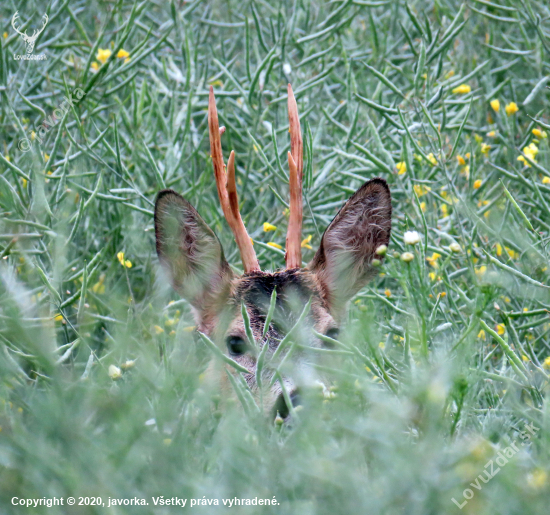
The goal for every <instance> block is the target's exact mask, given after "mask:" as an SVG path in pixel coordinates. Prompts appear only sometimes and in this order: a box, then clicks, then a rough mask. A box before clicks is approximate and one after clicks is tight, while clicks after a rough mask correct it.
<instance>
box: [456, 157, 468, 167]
mask: <svg viewBox="0 0 550 515" xmlns="http://www.w3.org/2000/svg"><path fill="white" fill-rule="evenodd" d="M456 160H457V161H458V164H459V165H461V166H465V165H466V160H465V159H464V158H463V157H462V156H456Z"/></svg>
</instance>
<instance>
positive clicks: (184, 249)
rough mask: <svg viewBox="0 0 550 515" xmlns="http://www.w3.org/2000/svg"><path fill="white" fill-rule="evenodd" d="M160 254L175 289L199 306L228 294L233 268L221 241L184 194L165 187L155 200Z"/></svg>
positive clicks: (208, 303) (156, 229) (195, 305)
mask: <svg viewBox="0 0 550 515" xmlns="http://www.w3.org/2000/svg"><path fill="white" fill-rule="evenodd" d="M155 236H156V241H157V254H158V257H159V260H160V263H161V265H162V268H163V270H164V271H165V272H166V274H167V275H168V278H169V280H170V282H171V283H172V286H173V287H174V289H175V290H176V291H177V292H178V293H179V294H180V295H181V296H182V297H183V298H185V299H186V300H188V301H189V302H190V303H191V304H192V305H193V306H194V307H195V308H197V309H198V310H203V309H205V308H206V306H208V305H211V304H212V302H215V301H216V300H219V299H221V298H223V297H225V295H224V292H227V288H228V287H229V283H230V281H231V278H232V272H231V269H230V268H229V265H228V264H227V261H226V260H225V257H224V255H223V249H222V246H221V244H220V241H219V240H218V238H217V237H216V235H215V234H214V232H213V231H212V229H210V227H208V225H206V223H205V221H204V220H203V219H202V218H201V217H200V215H199V213H197V211H196V209H195V208H194V207H193V206H192V205H191V204H189V202H187V200H185V199H184V198H183V197H182V196H181V195H179V194H177V193H176V192H175V191H172V190H163V191H161V192H160V193H159V194H158V196H157V200H156V203H155Z"/></svg>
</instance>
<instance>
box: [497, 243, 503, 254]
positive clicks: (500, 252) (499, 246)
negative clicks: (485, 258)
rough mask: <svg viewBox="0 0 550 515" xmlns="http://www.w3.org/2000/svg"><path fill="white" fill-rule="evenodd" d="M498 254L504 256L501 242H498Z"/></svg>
mask: <svg viewBox="0 0 550 515" xmlns="http://www.w3.org/2000/svg"><path fill="white" fill-rule="evenodd" d="M497 256H498V257H500V256H502V245H501V244H500V243H497Z"/></svg>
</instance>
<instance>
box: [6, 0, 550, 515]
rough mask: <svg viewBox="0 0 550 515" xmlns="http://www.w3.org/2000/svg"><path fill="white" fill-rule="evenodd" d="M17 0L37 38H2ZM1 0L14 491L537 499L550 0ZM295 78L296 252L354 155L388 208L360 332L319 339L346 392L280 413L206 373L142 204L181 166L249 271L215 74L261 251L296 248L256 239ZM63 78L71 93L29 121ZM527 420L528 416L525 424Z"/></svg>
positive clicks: (319, 223)
mask: <svg viewBox="0 0 550 515" xmlns="http://www.w3.org/2000/svg"><path fill="white" fill-rule="evenodd" d="M497 1H498V3H497ZM17 9H19V14H20V25H22V26H23V28H25V27H26V28H28V30H27V32H28V33H31V32H32V27H33V26H34V27H38V26H39V25H40V18H41V16H42V15H43V14H44V13H45V12H47V13H48V15H49V22H48V24H47V26H46V29H45V30H44V32H43V33H42V34H41V35H40V36H39V39H38V41H37V43H36V46H35V49H34V53H35V54H40V53H45V54H46V55H47V59H46V60H43V61H19V60H14V58H13V55H14V54H17V55H18V54H23V53H24V43H23V41H22V39H21V37H20V36H19V35H18V34H16V33H15V32H14V31H13V29H12V28H11V25H10V22H11V17H12V15H13V14H14V13H15V11H16V10H17ZM0 13H1V16H2V18H1V19H2V27H1V32H2V33H3V32H4V31H5V33H4V34H3V35H2V34H1V33H0V41H1V46H0V48H1V53H0V98H1V105H0V131H1V139H2V141H1V144H0V257H1V261H2V263H1V266H0V356H1V357H0V512H1V513H6V514H10V513H27V512H30V508H29V509H26V508H21V507H16V506H13V505H12V498H13V497H18V498H24V499H26V498H42V497H47V498H50V497H54V496H58V497H64V498H67V497H68V496H73V497H76V498H77V499H78V497H81V496H82V497H86V496H90V497H92V496H93V497H97V496H99V497H101V498H102V499H103V502H105V503H106V505H107V504H108V499H109V498H133V497H134V496H137V497H138V498H144V499H146V500H147V502H148V503H149V506H147V507H133V508H132V507H122V508H121V507H115V508H112V509H110V510H106V508H103V507H99V508H96V507H90V506H88V507H86V506H84V507H82V506H81V507H74V508H72V509H71V508H67V507H63V508H45V507H39V508H36V509H34V510H32V511H33V513H48V514H52V513H113V514H122V513H158V514H164V513H173V512H175V511H176V510H178V509H181V508H167V507H165V508H162V509H160V508H158V507H155V506H153V501H152V497H158V496H164V497H165V498H171V497H172V496H175V497H178V498H183V499H185V498H186V499H202V498H203V496H204V497H205V498H207V499H219V500H220V503H221V502H222V501H221V499H228V498H231V499H233V498H235V497H238V498H244V499H246V498H255V497H258V498H262V499H268V498H269V499H273V497H275V498H276V500H277V502H278V503H279V504H278V505H275V506H267V507H261V508H260V507H258V506H256V507H246V506H245V507H242V506H241V507H233V508H232V509H233V510H237V512H238V513H263V512H265V513H285V514H286V513H293V514H294V513H296V514H300V515H301V514H310V513H311V514H313V513H320V514H321V513H327V514H328V513H331V514H332V513H384V514H395V513H407V514H417V513H418V514H423V515H424V514H427V513H433V514H443V513H445V514H446V513H457V512H460V511H462V512H464V513H476V514H497V513H498V514H512V513H522V514H523V513H547V512H548V502H549V495H548V494H549V490H550V489H549V486H548V480H549V474H550V462H549V446H548V443H549V439H550V420H549V414H550V413H549V406H548V401H547V398H546V395H547V390H548V369H549V368H550V344H549V341H550V339H549V336H548V335H549V331H550V321H549V319H548V309H549V308H550V293H549V286H548V283H549V281H548V279H549V276H550V270H549V269H548V258H549V252H548V241H549V232H550V207H549V205H550V153H549V146H548V145H549V143H548V142H549V141H550V137H548V135H550V126H549V124H550V118H549V114H548V106H549V103H550V92H549V90H548V87H547V86H548V85H549V84H550V83H549V82H548V77H549V74H550V66H549V65H548V59H549V57H550V8H549V6H548V4H547V2H544V1H542V0H540V1H536V0H495V1H494V2H492V1H491V2H489V1H485V0H473V1H471V2H468V3H464V4H461V3H460V2H457V1H455V0H436V1H434V2H431V1H430V2H422V1H417V2H415V1H411V2H409V3H406V2H404V1H372V2H371V1H362V0H351V1H350V0H345V1H340V0H338V1H337V0H335V1H332V2H326V3H322V4H321V3H318V2H308V1H302V2H290V1H284V2H264V1H252V2H245V3H243V2H235V1H227V2H201V1H200V0H195V1H191V2H177V1H173V2H171V3H169V2H160V1H152V0H145V1H143V2H141V3H137V2H136V3H133V2H130V1H125V0H121V1H118V2H104V1H95V2H93V1H90V2H85V1H73V0H68V1H55V0H53V1H52V2H43V1H42V2H40V1H39V2H35V3H32V5H31V4H25V5H23V6H19V5H17V4H16V3H15V2H11V1H7V2H3V3H2V5H1V6H0ZM27 21H28V23H26V22H27ZM105 50H110V53H109V52H105ZM120 50H123V51H126V52H127V53H128V54H129V56H128V57H126V54H125V52H122V53H121V54H119V51H120ZM117 55H121V57H117ZM102 60H103V61H104V62H102ZM288 82H291V83H292V85H293V88H294V91H295V94H296V97H297V100H298V104H299V109H300V113H301V116H302V118H301V120H302V127H303V131H304V135H305V178H304V199H305V203H304V217H305V218H304V237H306V236H308V235H311V237H312V238H311V246H312V247H313V248H312V250H309V249H305V256H304V259H305V260H306V261H308V260H309V259H310V258H311V257H312V256H313V253H314V251H315V249H316V247H317V246H318V244H319V242H320V238H321V235H322V233H323V230H324V229H325V228H326V226H327V225H328V223H329V222H330V220H331V219H332V217H333V216H334V214H335V212H336V210H337V209H338V207H339V206H340V205H341V204H342V202H343V201H345V199H347V198H348V197H349V196H350V195H351V194H352V193H353V192H354V191H355V190H356V189H357V188H358V187H359V186H360V185H361V184H362V183H363V182H364V181H365V180H366V179H368V178H370V177H372V176H376V175H378V176H383V177H384V178H386V179H387V181H388V183H389V184H390V187H391V190H392V197H393V205H394V217H393V232H392V240H391V243H390V246H389V249H388V258H387V259H386V261H385V263H384V265H383V266H382V267H381V269H380V274H379V275H378V277H377V278H376V279H375V280H374V281H373V282H372V283H371V284H370V285H369V286H368V287H367V288H365V289H364V290H363V291H361V292H360V293H359V294H358V295H357V297H356V298H355V299H353V301H352V303H351V307H350V312H349V317H348V323H347V326H346V327H347V328H346V331H345V332H344V334H343V335H342V338H341V339H342V344H343V345H344V346H345V348H346V349H347V351H346V352H343V353H340V354H339V355H338V356H337V359H336V358H334V357H332V356H331V359H330V361H329V362H328V363H324V364H321V365H319V366H322V367H324V369H323V370H324V372H327V370H328V374H329V376H330V377H331V378H332V385H333V388H332V394H331V393H330V392H325V395H324V396H323V395H322V394H321V393H320V394H319V396H318V398H317V397H316V398H312V399H309V401H308V402H307V403H306V406H305V407H304V409H302V410H301V411H300V412H299V420H298V421H296V422H295V423H293V424H292V425H291V427H287V426H278V425H274V424H273V421H272V420H266V419H265V417H262V416H259V415H258V414H257V413H256V412H255V411H253V410H245V409H244V408H243V406H241V404H240V402H239V400H238V397H235V399H233V400H229V401H225V400H223V399H220V396H219V392H217V391H215V390H212V389H211V388H210V387H209V385H208V383H207V382H206V381H205V380H204V370H205V367H206V365H207V363H208V361H209V359H210V358H211V353H210V351H209V349H208V348H207V347H206V346H205V345H204V343H203V342H202V341H200V340H195V339H194V338H193V332H192V329H193V320H192V317H191V315H190V312H189V307H188V305H187V304H186V303H185V302H183V301H181V300H179V299H178V298H177V296H176V295H175V294H174V293H172V292H171V291H170V289H169V288H168V287H167V286H166V285H164V284H162V283H161V282H160V281H157V280H156V270H157V261H156V256H155V253H154V234H153V221H152V214H153V213H152V209H153V202H154V197H155V194H156V193H157V191H159V190H160V189H161V188H164V187H170V188H173V189H175V190H177V191H179V192H181V193H182V194H183V195H184V196H185V197H186V198H187V199H188V200H190V201H191V202H192V203H193V204H194V206H195V207H196V208H197V209H198V210H199V212H200V213H201V215H202V216H203V217H204V218H205V220H207V222H208V223H209V224H210V225H211V227H212V228H213V229H214V230H215V232H216V233H217V235H218V236H219V237H220V239H221V241H222V243H223V246H224V249H225V251H226V256H227V258H228V260H229V261H230V263H231V264H232V266H233V267H234V268H235V270H237V271H239V266H240V263H239V259H238V251H237V248H236V245H235V243H234V242H233V240H232V238H231V234H230V231H229V230H228V227H227V225H226V222H225V220H224V219H223V216H222V213H221V209H220V206H219V202H218V199H217V194H216V188H215V184H214V180H213V171H212V165H211V159H210V156H209V146H208V138H207V120H206V107H207V95H208V87H209V85H213V86H214V87H215V90H216V95H217V99H218V111H219V115H220V123H221V124H223V125H225V127H226V129H227V130H226V132H225V135H224V136H223V145H224V150H225V152H229V150H231V149H235V152H236V164H237V176H238V187H239V195H240V199H241V201H242V208H241V211H242V213H243V216H244V219H245V223H246V225H247V228H248V229H249V232H250V234H251V236H252V238H253V239H254V242H255V249H256V252H257V254H258V258H259V261H260V264H261V266H262V268H263V269H276V268H278V267H281V266H283V264H284V257H283V253H282V252H280V251H278V250H277V249H275V248H274V247H272V246H269V245H267V243H269V242H274V243H279V244H280V245H284V235H285V234H286V224H287V218H286V214H285V213H286V208H287V202H288V185H287V170H286V167H285V166H284V163H285V160H284V159H283V156H284V155H285V153H286V151H287V150H288V148H289V138H288V122H287V119H286V85H287V83H288ZM76 88H79V89H81V90H82V92H84V93H85V96H84V97H83V98H82V100H80V101H78V102H76V103H75V105H74V106H73V107H71V108H70V109H67V111H66V114H65V115H63V116H61V119H60V120H58V122H57V123H56V124H55V125H54V126H53V127H51V129H50V130H49V131H47V133H46V134H42V133H40V131H39V130H38V128H39V127H40V125H41V124H42V121H43V120H44V118H48V117H50V116H51V115H52V113H54V112H55V110H56V109H58V108H59V107H60V105H61V104H62V102H63V99H64V97H65V96H67V95H69V94H70V93H73V92H74V91H75V89H76ZM495 100H498V101H499V102H498V104H497V103H496V102H495ZM32 130H35V132H37V134H38V135H40V136H44V137H40V138H38V137H36V136H35V137H34V139H33V136H32V134H31V132H30V131H32ZM39 139H42V142H40V141H39ZM21 140H24V142H23V143H21ZM27 140H28V141H27ZM29 145H30V150H28V151H26V152H23V151H22V150H21V149H23V150H26V149H27V147H28V146H29ZM518 158H521V159H519V160H518ZM263 222H269V223H271V224H273V225H275V226H276V227H277V230H276V231H275V232H268V233H265V232H263V229H262V224H263ZM406 231H417V232H418V233H419V235H420V241H419V242H418V243H416V244H414V245H410V244H407V243H405V242H404V233H405V232H406ZM405 252H410V253H411V254H412V261H405V260H403V259H402V257H403V256H402V255H403V253H405ZM120 253H124V254H123V255H121V254H120ZM409 257H410V256H409ZM238 384H239V383H237V385H238ZM526 424H530V425H531V426H530V427H535V428H537V430H536V431H535V434H534V435H532V437H531V438H530V440H529V443H528V444H527V445H523V446H522V445H521V444H522V443H525V441H526V440H524V437H525V434H523V437H522V434H521V432H522V431H525V425H526ZM512 443H516V444H517V446H518V448H519V451H518V452H517V453H516V454H515V455H514V456H513V457H511V458H510V459H509V460H508V462H507V463H506V464H505V465H504V466H502V467H501V470H500V471H499V472H498V474H496V475H495V477H494V478H493V479H491V480H490V481H489V482H488V483H487V484H485V483H484V482H481V483H479V481H478V483H479V486H480V488H481V489H480V490H479V489H477V488H476V487H475V486H471V483H472V482H474V481H475V480H476V477H477V476H478V475H479V474H482V473H483V471H484V470H486V469H485V466H486V464H487V463H488V462H489V461H490V460H493V461H495V460H496V458H497V457H498V453H499V451H500V452H502V451H503V450H504V449H505V448H506V447H508V446H510V444H512ZM494 468H495V470H496V468H497V465H495V467H494ZM465 489H470V491H471V492H472V494H473V498H471V500H468V502H467V503H466V504H465V505H463V507H462V510H460V509H459V508H458V507H457V503H458V504H461V505H462V503H463V502H464V501H465V500H467V499H466V498H465V497H464V494H463V492H464V491H465ZM466 496H469V493H468V492H466ZM453 498H454V499H455V500H456V503H455V502H453V501H452V499H453ZM189 503H190V501H189ZM191 509H193V510H197V511H199V510H200V511H201V512H202V513H210V512H212V513H215V512H219V511H222V510H225V509H227V508H223V507H208V506H206V507H205V506H196V507H194V508H191Z"/></svg>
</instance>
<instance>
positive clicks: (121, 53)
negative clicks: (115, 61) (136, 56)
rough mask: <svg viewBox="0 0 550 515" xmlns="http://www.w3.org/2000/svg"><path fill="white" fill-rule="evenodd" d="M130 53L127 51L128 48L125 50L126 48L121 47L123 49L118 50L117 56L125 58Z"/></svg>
mask: <svg viewBox="0 0 550 515" xmlns="http://www.w3.org/2000/svg"><path fill="white" fill-rule="evenodd" d="M129 55H130V53H129V52H126V50H124V49H122V48H121V49H120V50H119V51H118V53H117V55H116V56H117V57H118V58H119V59H123V58H124V57H128V56H129Z"/></svg>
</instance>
